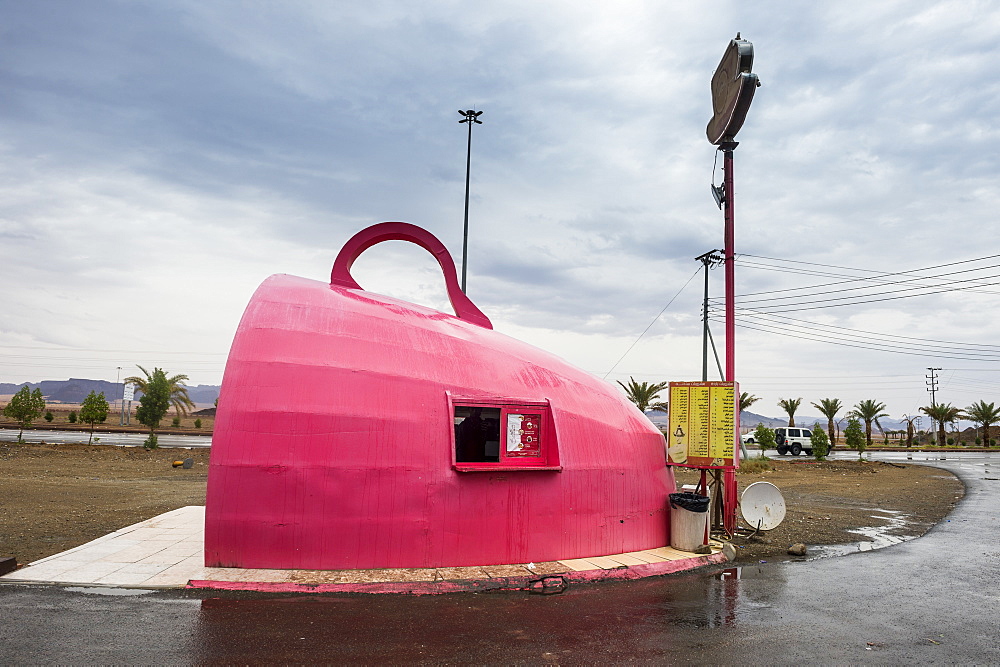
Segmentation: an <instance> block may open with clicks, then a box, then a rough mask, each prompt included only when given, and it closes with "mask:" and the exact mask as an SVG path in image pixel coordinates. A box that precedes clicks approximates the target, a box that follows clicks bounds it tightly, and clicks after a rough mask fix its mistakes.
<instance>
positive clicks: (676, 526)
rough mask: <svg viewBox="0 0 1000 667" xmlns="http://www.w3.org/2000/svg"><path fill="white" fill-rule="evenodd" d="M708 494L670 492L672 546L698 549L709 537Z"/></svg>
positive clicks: (689, 549)
mask: <svg viewBox="0 0 1000 667" xmlns="http://www.w3.org/2000/svg"><path fill="white" fill-rule="evenodd" d="M708 503H709V498H708V496H703V495H701V494H700V493H691V492H687V491H686V492H683V493H671V494H670V546H671V547H673V548H674V549H677V550H679V551H696V550H697V549H698V548H699V547H701V546H703V545H704V544H705V540H706V538H707V537H708Z"/></svg>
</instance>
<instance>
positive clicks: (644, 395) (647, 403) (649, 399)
mask: <svg viewBox="0 0 1000 667" xmlns="http://www.w3.org/2000/svg"><path fill="white" fill-rule="evenodd" d="M618 384H620V385H621V386H622V389H624V390H625V395H626V396H627V397H628V400H630V401H632V402H633V403H635V407H637V408H639V410H641V411H642V412H645V411H646V410H650V409H652V410H658V411H659V412H666V411H667V404H666V403H664V402H662V401H657V400H656V399H658V398H659V397H660V392H661V391H663V390H664V389H666V388H667V387H669V386H670V383H669V382H657V383H655V384H650V383H647V382H636V381H635V380H634V379H633V378H632V377H631V376H629V379H628V384H624V383H623V382H622V381H621V380H618Z"/></svg>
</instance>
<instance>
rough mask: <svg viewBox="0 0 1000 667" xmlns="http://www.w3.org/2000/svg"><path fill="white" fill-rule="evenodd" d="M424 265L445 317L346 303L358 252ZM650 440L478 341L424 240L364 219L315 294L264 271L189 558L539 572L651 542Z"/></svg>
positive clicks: (616, 406) (499, 345) (660, 460)
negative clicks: (382, 251) (398, 252)
mask: <svg viewBox="0 0 1000 667" xmlns="http://www.w3.org/2000/svg"><path fill="white" fill-rule="evenodd" d="M386 240H406V241H411V242H413V243H416V244H418V245H420V246H421V247H423V248H425V249H426V250H428V251H429V252H431V253H432V254H434V256H435V257H436V258H437V260H438V262H439V263H440V265H441V268H442V270H443V271H444V274H445V283H446V287H447V290H448V294H449V296H450V298H451V302H452V305H453V307H454V308H455V312H456V315H449V314H446V313H441V312H438V311H435V310H431V309H428V308H424V307H421V306H417V305H414V304H411V303H407V302H403V301H399V300H397V299H392V298H389V297H385V296H381V295H378V294H373V293H370V292H366V291H364V290H362V289H361V288H360V287H359V286H358V285H357V283H355V282H354V280H353V279H352V278H351V275H350V268H351V265H352V264H353V262H354V261H355V260H356V259H357V258H358V256H359V255H360V254H361V253H362V252H364V250H366V249H367V248H369V247H371V246H372V245H374V244H376V243H379V242H381V241H386ZM674 490H675V485H674V478H673V473H672V471H671V470H670V469H669V468H668V467H667V465H666V455H665V447H664V438H663V435H662V434H661V433H660V432H659V431H658V430H657V429H656V428H655V427H654V426H653V425H652V423H650V421H649V420H648V419H647V418H646V417H645V415H643V414H642V413H641V412H640V411H639V410H638V409H636V407H635V406H634V405H632V404H631V403H630V402H629V401H628V400H626V399H625V397H624V396H623V395H622V394H621V393H620V392H619V391H618V390H617V389H616V388H615V387H613V386H612V385H610V384H609V383H607V382H604V381H602V380H599V379H597V378H595V377H593V376H591V375H589V374H588V373H585V372H583V371H581V370H579V369H577V368H575V367H573V366H571V365H570V364H568V363H566V362H565V361H563V360H561V359H559V358H558V357H556V356H553V355H551V354H549V353H546V352H543V351H542V350H539V349H537V348H534V347H532V346H530V345H527V344H525V343H522V342H520V341H517V340H514V339H512V338H509V337H507V336H504V335H502V334H499V333H497V332H495V331H493V330H492V325H491V324H490V321H489V319H488V318H487V317H486V316H485V315H483V313H482V312H480V311H479V309H478V308H476V306H475V305H473V304H472V302H471V301H469V299H468V298H467V297H466V296H465V295H464V294H463V293H462V292H461V290H460V289H459V287H458V283H457V280H456V277H455V267H454V263H453V262H452V259H451V256H450V255H449V254H448V252H447V250H446V249H445V248H444V246H443V245H442V244H441V243H440V242H439V241H438V240H437V239H436V238H434V237H433V236H432V235H431V234H429V233H428V232H426V231H424V230H422V229H420V228H419V227H415V226H413V225H409V224H406V223H398V222H395V223H382V224H379V225H375V226H373V227H370V228H368V229H366V230H364V231H362V232H360V233H359V234H357V235H356V236H355V237H354V238H352V239H351V240H350V241H349V242H348V243H347V245H346V246H345V247H344V249H343V250H342V251H341V253H340V255H339V256H338V257H337V260H336V262H335V263H334V268H333V274H332V278H331V282H330V283H329V284H327V283H324V282H318V281H314V280H307V279H304V278H297V277H293V276H287V275H277V276H272V277H271V278H268V279H267V280H266V281H265V282H264V283H263V284H262V285H261V286H260V288H259V289H258V290H257V292H256V293H255V294H254V296H253V298H252V299H251V301H250V304H249V305H248V307H247V309H246V312H245V314H244V315H243V319H242V321H241V322H240V325H239V329H238V330H237V333H236V337H235V340H234V341H233V346H232V350H231V351H230V354H229V360H228V362H227V364H226V371H225V377H224V380H223V385H222V392H221V396H220V399H219V408H218V414H217V417H216V422H215V432H214V436H213V445H212V454H211V463H210V470H209V478H208V498H207V508H206V526H205V563H206V565H208V566H215V567H241V568H279V569H318V570H342V569H363V568H364V569H367V568H397V567H414V568H430V567H444V566H463V565H490V564H502V563H526V562H532V561H533V562H544V561H552V560H560V559H569V558H584V557H588V556H600V555H606V554H616V553H623V552H630V551H639V550H643V549H650V548H656V547H661V546H663V545H665V544H667V543H668V541H669V539H668V538H669V531H668V525H667V523H668V515H669V506H668V504H667V496H668V494H669V493H671V492H673V491H674Z"/></svg>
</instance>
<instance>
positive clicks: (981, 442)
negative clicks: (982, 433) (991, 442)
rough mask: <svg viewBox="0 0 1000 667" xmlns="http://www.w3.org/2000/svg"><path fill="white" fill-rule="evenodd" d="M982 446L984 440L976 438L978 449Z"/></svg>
mask: <svg viewBox="0 0 1000 667" xmlns="http://www.w3.org/2000/svg"><path fill="white" fill-rule="evenodd" d="M982 444H983V439H982V438H976V447H979V446H980V445H982Z"/></svg>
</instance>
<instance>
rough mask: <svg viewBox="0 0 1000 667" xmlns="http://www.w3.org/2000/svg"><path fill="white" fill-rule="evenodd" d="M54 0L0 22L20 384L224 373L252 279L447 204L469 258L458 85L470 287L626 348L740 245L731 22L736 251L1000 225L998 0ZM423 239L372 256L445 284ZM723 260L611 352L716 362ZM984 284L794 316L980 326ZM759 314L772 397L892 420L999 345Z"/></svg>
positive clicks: (556, 326) (986, 333)
mask: <svg viewBox="0 0 1000 667" xmlns="http://www.w3.org/2000/svg"><path fill="white" fill-rule="evenodd" d="M58 6H59V9H60V11H59V12H54V11H52V10H53V7H54V5H49V4H47V3H44V2H38V3H30V4H17V5H12V6H10V7H8V8H7V9H8V11H7V13H6V16H5V19H6V22H5V26H4V27H3V28H2V30H3V32H4V38H5V49H4V52H3V53H2V54H0V80H2V82H3V84H4V89H5V101H4V103H3V105H2V106H0V115H2V118H3V122H2V123H0V195H2V197H0V202H2V203H0V243H2V244H3V248H4V250H5V256H6V257H5V260H4V268H5V269H6V271H5V275H6V277H7V285H6V289H5V290H3V291H2V293H0V312H3V313H4V314H5V316H4V318H3V319H2V320H0V350H2V352H0V353H2V354H3V356H2V357H0V359H2V362H0V380H2V381H18V380H39V379H43V378H49V377H60V376H70V375H76V376H79V375H86V376H92V377H104V378H111V377H114V372H115V370H116V367H117V366H118V365H122V364H132V363H143V364H144V365H146V364H154V363H157V362H158V361H162V363H164V364H167V365H169V367H170V369H171V370H175V371H177V372H187V373H188V374H189V375H191V376H192V380H193V381H195V382H202V383H208V382H218V381H219V380H220V379H221V368H222V363H223V360H224V357H225V353H226V351H227V349H228V344H229V341H230V340H231V336H232V333H233V331H234V329H235V326H236V324H237V322H238V320H239V316H240V313H241V312H242V309H243V308H244V306H245V305H246V302H247V300H248V299H249V296H250V294H251V293H252V292H253V290H254V289H255V288H256V286H257V285H258V284H259V283H260V281H261V280H263V279H264V278H265V277H266V276H267V275H269V274H271V273H279V272H287V273H293V274H297V275H303V276H306V277H310V278H315V279H318V280H324V279H326V276H328V275H329V269H330V265H331V263H332V261H333V258H334V257H335V256H336V253H337V251H338V250H339V249H340V246H341V245H342V244H343V242H344V241H346V240H347V238H349V237H350V236H351V235H352V234H354V233H355V232H356V231H358V230H359V229H361V228H363V227H365V226H367V225H368V224H372V223H375V222H379V221H382V220H392V219H396V220H405V221H408V222H413V223H415V224H419V225H421V226H424V227H426V228H427V229H429V230H430V231H432V232H433V233H435V234H437V235H438V236H439V237H440V238H441V239H442V240H443V241H444V242H445V243H446V244H447V245H448V247H449V248H451V249H452V252H453V254H454V255H455V257H456V260H459V258H460V254H461V225H462V205H463V197H464V177H465V173H464V167H465V164H464V160H465V147H466V146H465V141H466V134H465V132H466V128H465V126H464V125H459V124H458V123H457V121H458V120H459V116H458V114H456V113H455V111H456V110H457V109H459V108H468V107H470V106H472V105H477V107H478V108H481V109H485V111H486V113H485V114H484V116H483V117H482V119H483V121H484V124H483V125H482V126H476V128H475V130H474V137H473V171H472V174H473V175H472V185H473V190H472V191H473V196H472V201H471V207H470V274H469V284H470V294H471V295H472V297H473V299H474V300H475V301H476V302H477V303H478V304H479V305H480V306H481V307H483V308H484V310H486V312H487V313H488V314H489V315H490V316H491V317H493V319H494V321H495V322H496V323H497V328H498V329H500V330H502V331H505V332H507V333H510V334H511V335H516V336H517V337H519V338H523V339H525V340H528V341H530V342H533V343H536V344H539V345H540V346H542V347H545V348H547V349H551V350H553V351H555V352H556V353H558V354H561V355H562V356H565V357H567V358H569V359H570V360H571V361H573V362H574V363H576V364H578V365H580V366H581V367H583V368H585V369H587V370H590V371H592V372H595V373H598V374H604V373H606V372H607V371H608V370H609V369H610V368H611V366H612V365H613V364H615V362H616V361H617V360H618V358H619V357H621V356H622V354H624V353H625V351H626V350H627V349H628V348H629V346H630V345H631V344H632V343H633V342H634V341H635V339H636V337H637V336H638V335H639V334H640V333H641V332H642V331H643V329H645V328H646V327H647V325H649V324H650V322H651V321H652V318H653V317H654V316H655V315H656V314H657V313H658V312H659V311H660V310H661V309H662V308H663V306H664V305H665V304H666V303H667V302H668V301H669V300H670V298H671V297H673V296H674V295H675V294H676V293H677V291H678V290H679V289H680V288H681V286H682V285H683V284H684V283H685V281H687V280H688V279H689V278H690V277H691V275H692V274H693V273H694V271H695V269H696V268H697V266H698V265H697V263H696V262H695V261H694V260H693V258H694V256H696V255H698V254H701V253H702V252H705V251H706V250H709V249H711V248H713V247H718V246H720V245H721V243H722V238H721V235H722V216H721V213H720V212H719V211H718V210H717V209H716V208H715V207H714V205H713V203H712V199H711V196H710V194H709V190H708V187H707V186H708V184H709V182H710V180H711V178H712V161H713V159H714V158H715V155H714V150H713V148H712V147H711V146H710V145H709V144H708V143H707V141H706V140H705V125H706V123H707V121H708V116H709V107H710V99H709V80H710V78H711V74H712V70H713V68H714V67H715V65H716V63H717V62H718V59H719V57H720V56H721V55H722V51H723V49H724V47H725V45H726V42H727V40H728V39H730V38H731V37H732V36H733V35H734V34H735V32H736V31H737V30H741V31H742V33H743V36H744V37H746V38H748V39H751V40H752V41H753V42H754V44H755V46H756V51H757V54H756V65H755V71H756V72H757V73H758V74H759V75H760V77H761V80H762V82H763V84H764V85H763V87H761V88H760V89H758V91H757V95H756V99H755V101H754V105H753V108H752V109H751V112H750V114H749V116H748V119H747V123H746V125H745V126H744V129H743V131H742V132H741V134H740V137H739V139H740V142H741V145H740V148H739V149H738V150H737V151H736V172H735V173H736V191H737V195H736V202H737V234H736V237H737V243H738V246H737V249H738V251H740V252H743V253H748V254H751V255H761V256H767V257H776V258H784V259H794V260H800V261H806V262H815V263H819V264H827V265H832V266H848V267H858V268H863V269H873V270H884V271H886V272H890V271H901V270H909V269H917V268H920V267H926V266H932V265H938V264H945V263H948V262H955V261H960V260H965V259H969V258H972V257H979V256H985V255H989V254H994V253H993V250H992V245H991V243H990V241H991V239H992V231H991V223H992V217H993V215H994V214H993V209H994V202H995V201H996V199H997V196H998V194H1000V193H998V192H997V190H998V186H997V185H996V183H997V175H998V171H1000V164H998V158H997V155H998V151H997V150H996V148H997V141H998V130H997V129H996V128H997V127H1000V122H998V121H1000V118H998V117H997V114H998V111H997V109H998V105H997V104H996V102H997V97H998V95H1000V83H998V82H997V80H996V77H995V76H994V75H993V67H994V63H995V62H996V60H997V55H998V53H997V47H996V46H995V43H996V37H997V35H998V33H1000V12H998V10H997V8H996V7H995V6H994V5H993V4H992V3H960V4H956V3H949V2H930V1H926V2H919V3H910V2H889V3H876V4H871V3H869V4H858V3H847V4H835V5H816V6H802V5H800V4H798V3H779V4H777V5H773V4H772V5H769V6H767V7H759V6H755V7H750V6H744V5H740V4H738V3H731V2H715V3H708V4H707V5H706V4H702V5H698V6H693V5H692V6H688V5H685V4H683V3H672V4H663V3H652V2H626V3H618V4H613V5H611V4H608V5H594V6H588V7H583V6H581V5H579V3H570V2H556V3H545V4H543V5H539V4H538V3H503V4H501V5H493V6H489V7H486V6H484V7H480V8H477V9H476V11H474V12H468V11H466V8H465V7H464V6H462V5H460V4H459V3H456V2H435V3H423V4H421V5H419V6H417V5H411V4H406V3H398V2H373V3H366V4H365V5H357V6H351V5H344V4H343V3H340V4H336V3H334V4H331V3H326V2H286V3H280V4H256V5H246V4H243V3H195V2H188V3H169V4H134V3H112V2H108V3H100V2H97V3H88V4H87V5H86V6H83V5H72V4H70V5H66V4H59V5H58ZM719 178H720V175H719V174H718V172H717V173H716V182H718V179H719ZM423 255H426V253H423V252H422V251H420V250H417V249H408V248H405V247H403V246H402V245H401V244H400V245H396V246H394V247H388V248H376V249H373V250H371V251H369V252H368V253H366V255H365V256H363V257H362V259H361V260H359V262H358V264H357V265H356V271H357V273H358V276H359V280H361V281H362V284H363V285H366V286H367V285H371V286H372V289H374V290H376V291H383V292H394V293H395V294H397V295H399V296H401V297H402V298H407V299H413V300H418V301H421V302H423V303H427V304H429V305H432V306H434V307H439V308H444V307H446V298H445V296H444V294H443V290H442V286H441V279H440V277H439V271H438V269H437V265H436V264H435V263H434V262H433V260H432V259H431V258H430V257H429V256H426V257H424V256H423ZM754 261H757V260H754ZM800 268H803V269H808V270H817V271H819V270H822V269H820V268H819V267H811V268H809V267H808V266H807V265H802V267H800ZM959 268H960V267H955V268H954V270H958V269H959ZM825 270H827V271H829V272H831V273H836V272H838V271H840V270H839V269H825ZM943 270H947V269H943ZM998 272H1000V271H998ZM737 276H738V283H739V284H738V290H737V291H738V292H739V293H740V294H744V293H748V292H758V291H764V290H775V289H788V288H792V287H801V286H803V285H809V284H814V283H819V282H824V281H832V280H835V278H821V277H817V276H810V275H806V274H804V273H802V272H793V271H790V270H783V271H775V270H763V269H761V268H754V267H752V266H750V258H744V260H743V263H742V264H741V265H740V267H739V270H738V274H737ZM700 283H701V280H700V278H696V279H694V280H692V281H691V283H690V284H689V285H688V287H687V288H686V289H685V290H684V291H683V292H682V293H681V295H680V296H679V297H677V300H676V301H675V302H674V303H673V305H671V307H670V308H669V309H667V311H666V312H665V313H664V314H663V316H662V317H661V318H660V319H658V320H657V322H656V323H655V324H654V325H653V326H652V327H651V328H650V330H649V333H647V334H646V336H644V337H643V339H642V340H641V341H640V342H639V343H638V344H636V345H635V347H634V348H633V349H632V351H631V352H629V353H628V354H627V355H626V356H625V358H624V359H623V360H622V361H621V362H620V363H619V365H618V366H617V367H616V368H615V371H614V372H613V373H612V374H611V375H609V379H612V380H613V379H621V378H624V377H627V376H628V375H630V374H631V375H635V376H636V377H637V378H642V379H650V380H659V379H692V378H695V379H697V377H698V376H700V371H701V339H700V336H701V326H700V320H699V307H700V302H701V284H700ZM986 290H987V291H985V292H981V293H976V294H971V293H961V292H951V293H948V294H943V295H935V296H927V297H921V298H919V299H905V300H898V301H889V302H882V303H875V304H870V305H858V306H854V307H851V308H840V309H833V310H820V311H804V312H798V313H789V315H790V316H793V317H796V318H803V319H806V320H810V321H813V322H816V323H819V324H823V325H834V326H842V327H853V328H858V329H862V330H865V331H872V332H877V333H882V334H885V335H889V334H894V335H901V336H902V335H905V336H912V337H914V338H920V339H925V338H926V339H940V340H947V341H957V342H961V343H964V344H968V345H973V344H979V345H989V344H991V343H992V341H993V335H992V333H991V331H990V325H991V320H990V317H991V315H990V313H991V307H992V306H993V304H995V299H996V294H995V293H992V292H990V291H988V290H989V288H986ZM995 291H1000V287H998V288H997V289H996V290H995ZM712 292H713V295H714V296H720V295H721V294H722V272H721V271H713V272H712ZM713 331H714V333H715V337H716V342H717V344H718V345H719V347H720V349H721V348H722V347H723V331H722V327H721V325H716V326H715V327H714V329H713ZM738 340H739V349H738V359H737V368H738V372H739V376H740V378H741V382H742V383H743V385H744V389H746V390H748V391H751V392H752V393H755V394H757V395H760V396H763V397H764V400H763V401H762V403H760V404H759V406H762V407H761V410H762V411H765V407H766V408H767V410H769V411H770V412H777V408H776V406H774V403H775V402H776V400H777V398H779V397H787V396H791V395H795V396H798V395H802V396H804V398H805V399H806V400H805V403H809V402H811V401H813V400H818V399H819V398H821V397H826V396H828V395H839V396H841V398H842V399H843V400H844V401H845V402H847V403H853V402H855V401H857V400H860V399H861V398H873V397H874V398H879V399H880V400H884V401H886V402H887V403H889V408H890V411H891V412H892V413H893V414H894V415H897V416H898V414H901V413H903V412H908V413H913V412H915V409H916V407H917V406H919V405H921V404H923V403H925V402H926V393H925V392H924V384H923V377H922V375H923V372H924V368H925V367H926V366H931V365H933V366H942V365H944V366H949V367H952V368H958V367H961V366H978V367H983V368H994V367H995V364H992V363H985V362H983V363H971V362H970V363H964V362H959V361H941V360H939V359H935V358H934V357H933V356H930V357H927V358H924V357H920V356H917V357H910V356H904V355H892V354H888V353H885V352H874V351H870V350H862V349H852V348H846V347H838V346H832V345H829V344H823V343H818V342H815V341H806V340H801V339H797V338H790V337H787V336H780V335H775V334H773V333H764V332H757V331H752V330H743V329H741V330H740V332H739V336H738ZM5 345H6V346H9V347H2V346H5ZM36 348H49V349H48V350H46V349H41V350H39V349H36ZM52 348H58V349H59V350H61V351H59V352H54V351H52ZM116 351H123V352H116ZM124 351H130V352H129V354H125V353H124ZM131 351H134V352H136V353H137V354H131ZM74 355H76V358H77V359H78V361H76V362H74V361H73V357H74ZM64 357H65V358H64ZM123 357H126V358H124V359H123ZM713 367H714V364H713ZM977 372H978V374H979V376H983V378H984V379H981V380H967V379H962V378H963V377H964V376H965V375H969V373H964V375H963V373H962V372H958V371H955V372H954V374H955V378H957V379H949V380H948V382H945V381H944V380H942V392H943V394H942V398H943V399H944V400H950V401H953V402H955V403H956V404H960V405H967V404H969V403H971V402H972V401H973V400H978V399H980V398H986V399H987V400H988V399H989V397H988V395H987V394H988V392H989V391H992V390H993V389H996V388H1000V378H996V382H995V383H992V384H991V382H992V381H991V380H990V379H989V378H990V377H996V376H994V375H991V374H990V373H988V372H983V371H977ZM949 377H951V376H949ZM845 378H846V379H845ZM948 392H953V393H952V394H949V393H948Z"/></svg>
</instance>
